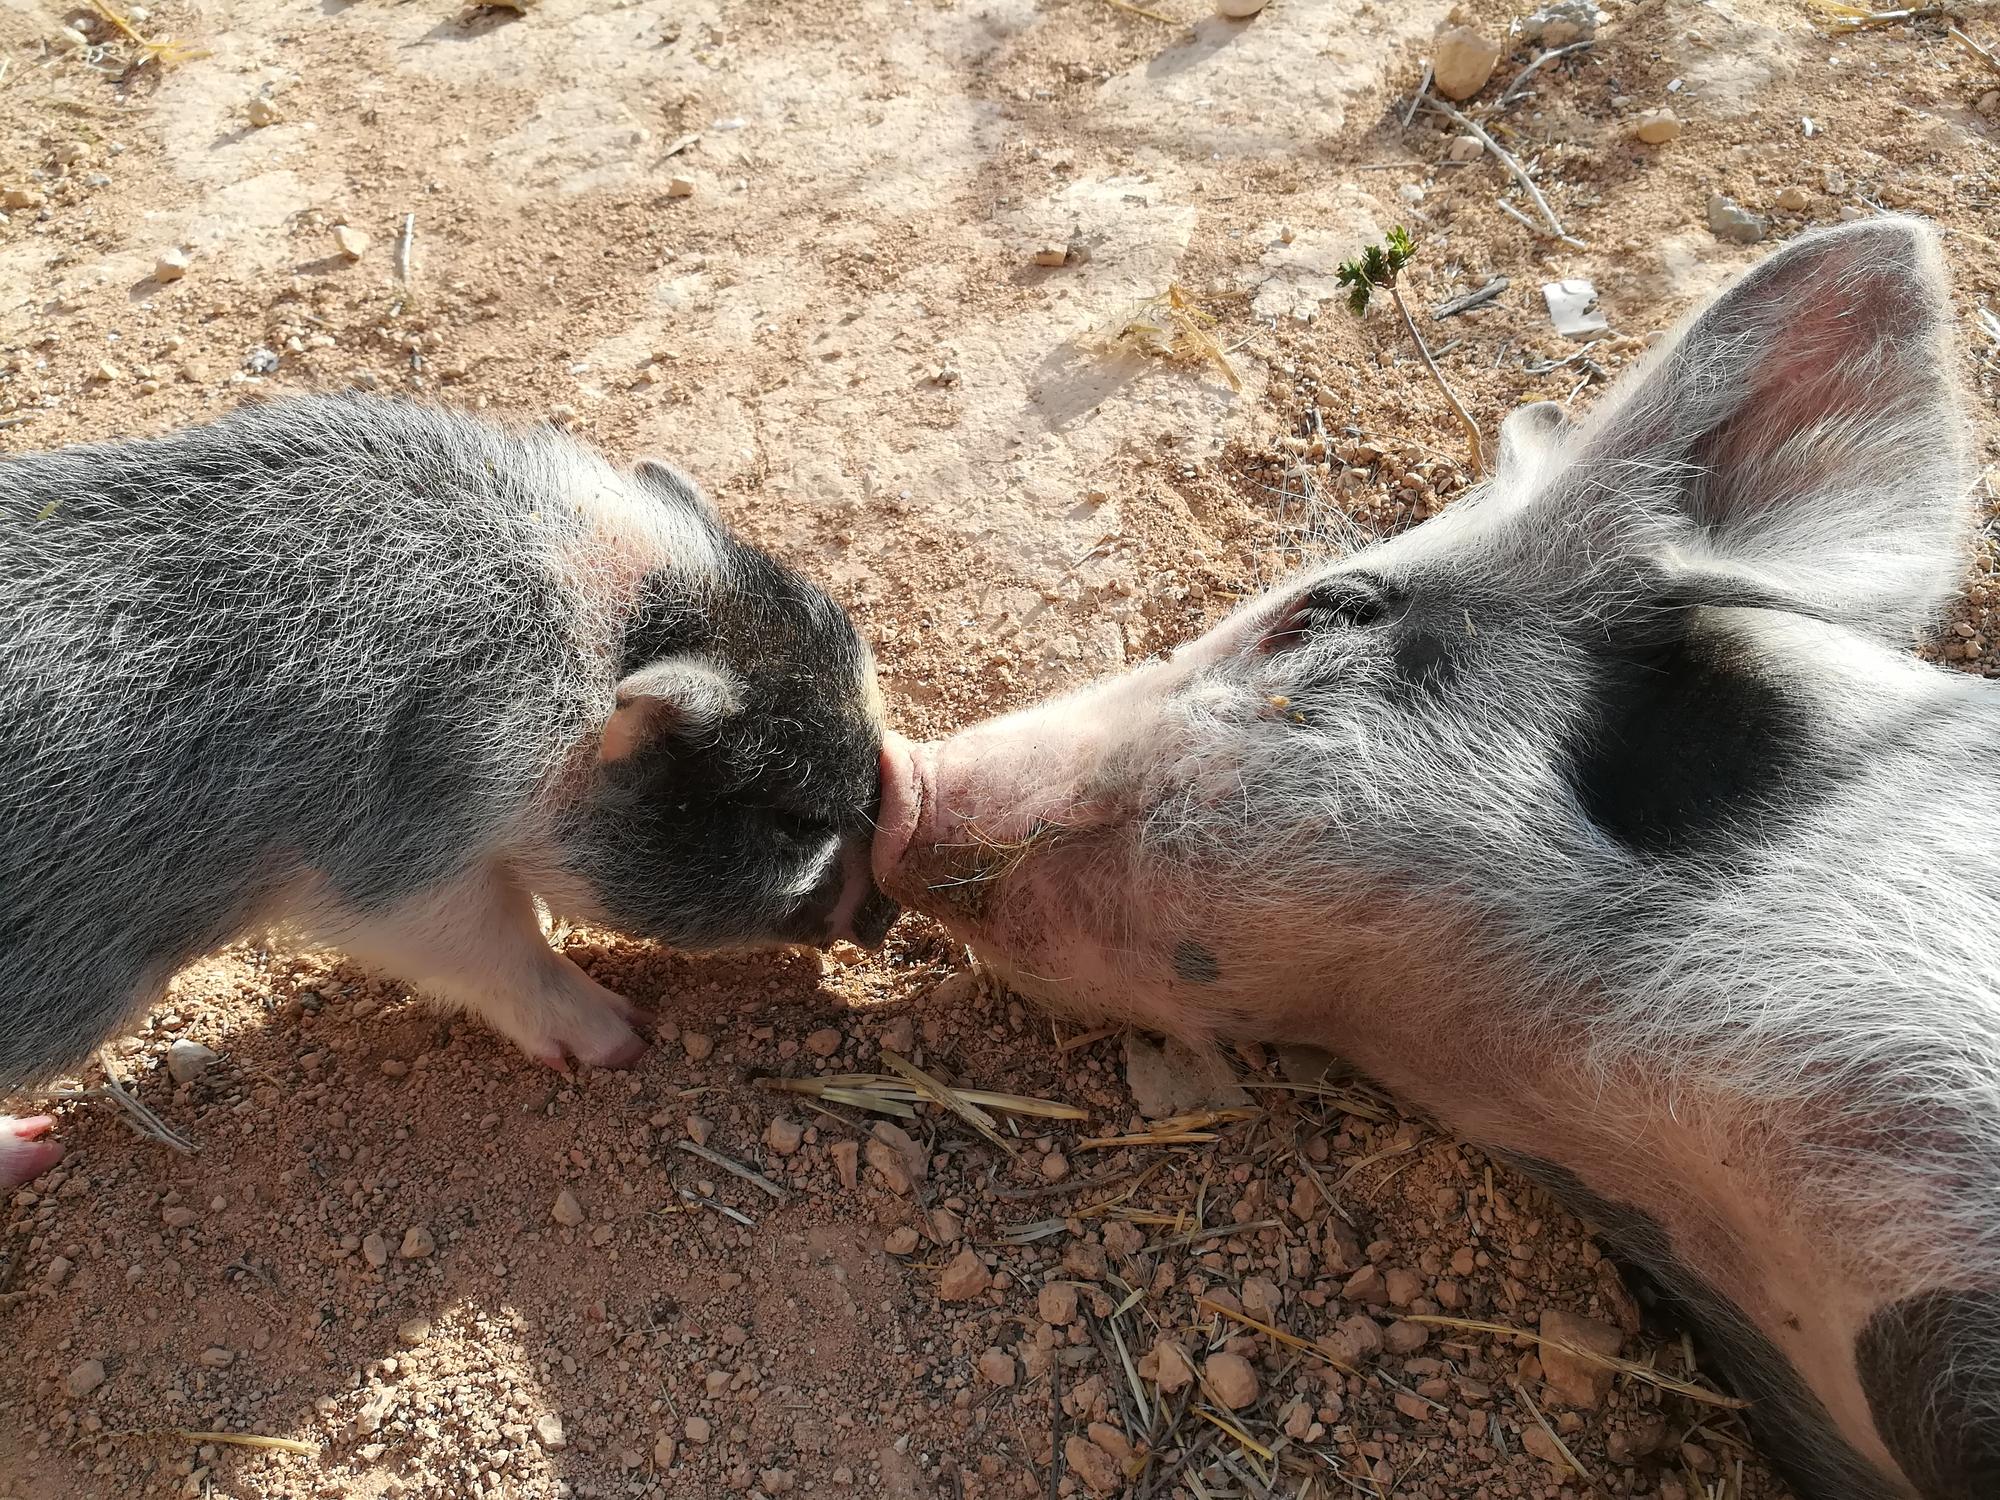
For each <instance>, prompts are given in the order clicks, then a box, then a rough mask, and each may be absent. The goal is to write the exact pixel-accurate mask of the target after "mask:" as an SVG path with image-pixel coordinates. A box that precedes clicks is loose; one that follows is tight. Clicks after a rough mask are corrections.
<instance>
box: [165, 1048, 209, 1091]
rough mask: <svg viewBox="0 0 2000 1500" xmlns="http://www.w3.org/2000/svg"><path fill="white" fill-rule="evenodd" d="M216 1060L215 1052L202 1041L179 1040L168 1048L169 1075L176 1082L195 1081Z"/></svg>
mask: <svg viewBox="0 0 2000 1500" xmlns="http://www.w3.org/2000/svg"><path fill="white" fill-rule="evenodd" d="M214 1062H215V1054H214V1053H213V1052H211V1051H209V1050H208V1048H206V1047H204V1046H202V1044H201V1043H200V1042H190V1041H185V1040H183V1041H178V1042H175V1043H174V1044H173V1045H172V1046H171V1047H169V1048H167V1076H168V1077H169V1078H171V1079H173V1081H174V1082H175V1083H193V1082H195V1081H196V1080H197V1079H199V1078H200V1077H201V1076H202V1074H204V1073H206V1072H207V1071H208V1070H209V1068H210V1066H211V1065H212V1064H213V1063H214Z"/></svg>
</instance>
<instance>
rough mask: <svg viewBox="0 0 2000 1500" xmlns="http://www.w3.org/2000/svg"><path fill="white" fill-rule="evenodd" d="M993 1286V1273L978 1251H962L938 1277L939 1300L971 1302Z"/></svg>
mask: <svg viewBox="0 0 2000 1500" xmlns="http://www.w3.org/2000/svg"><path fill="white" fill-rule="evenodd" d="M991 1285H993V1273H992V1272H991V1271H989V1270H987V1269H986V1263H985V1262H984V1261H982V1260H981V1259H980V1258H979V1255H978V1253H977V1252H976V1251H973V1250H969V1249H968V1250H961V1251H959V1252H958V1254H957V1255H956V1256H954V1257H953V1258H952V1262H951V1264H950V1265H948V1266H946V1267H945V1268H944V1273H943V1274H942V1275H941V1276H939V1277H938V1300H939V1301H941V1302H969V1301H971V1300H972V1299H973V1298H974V1297H977V1296H979V1295H980V1294H981V1293H983V1292H984V1291H985V1290H986V1289H987V1288H988V1287H990V1286H991Z"/></svg>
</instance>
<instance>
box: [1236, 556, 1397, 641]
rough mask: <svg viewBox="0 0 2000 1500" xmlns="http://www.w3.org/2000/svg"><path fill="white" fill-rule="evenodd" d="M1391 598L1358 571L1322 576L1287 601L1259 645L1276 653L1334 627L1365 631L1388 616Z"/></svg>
mask: <svg viewBox="0 0 2000 1500" xmlns="http://www.w3.org/2000/svg"><path fill="white" fill-rule="evenodd" d="M1391 607H1392V600H1391V598H1390V595H1389V593H1388V590H1387V589H1386V588H1385V587H1384V586H1383V585H1382V584H1381V583H1380V582H1379V581H1378V580H1376V579H1373V578H1370V577H1367V576H1366V575H1364V574H1360V573H1343V574H1340V575H1339V576H1337V577H1334V578H1324V579H1321V580H1320V581H1319V582H1318V583H1316V584H1314V585H1313V586H1312V587H1311V588H1309V589H1307V590H1306V591H1305V592H1304V593H1303V594H1300V595H1299V596H1298V597H1297V598H1296V599H1293V600H1292V601H1291V602H1290V603H1289V604H1287V605H1286V606H1285V607H1284V608H1283V609H1282V610H1281V611H1280V612H1279V614H1278V618H1277V620H1276V621H1275V622H1274V623H1273V624H1272V626H1271V628H1270V629H1269V630H1266V631H1265V632H1264V636H1263V639H1262V640H1261V641H1259V642H1258V648H1259V649H1260V650H1262V651H1264V652H1266V653H1269V654H1275V653H1277V652H1279V651H1288V650H1290V649H1291V648H1293V647H1295V646H1301V645H1304V644H1305V643H1306V642H1307V641H1309V640H1311V639H1312V638H1313V637H1314V636H1315V635H1323V634H1326V633H1327V632H1329V631H1334V630H1365V629H1367V628H1368V627H1370V626H1373V625H1380V624H1382V623H1383V622H1384V621H1386V620H1387V619H1388V618H1389V615H1390V611H1391Z"/></svg>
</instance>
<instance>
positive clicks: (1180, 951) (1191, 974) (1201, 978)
mask: <svg viewBox="0 0 2000 1500" xmlns="http://www.w3.org/2000/svg"><path fill="white" fill-rule="evenodd" d="M1174 972H1175V973H1176V974H1178V975H1180V977H1181V978H1183V979H1185V980H1186V981H1187V982H1188V983H1189V984H1214V983H1215V982H1216V981H1217V980H1218V979H1220V978H1222V965H1221V964H1219V963H1217V962H1216V961H1215V955H1214V954H1213V953H1211V952H1210V951H1209V950H1208V949H1207V948H1204V947H1203V946H1202V945H1201V944H1200V943H1197V942H1196V941H1195V940H1194V939H1193V938H1182V939H1181V940H1180V941H1179V942H1178V943H1176V944H1175V945H1174Z"/></svg>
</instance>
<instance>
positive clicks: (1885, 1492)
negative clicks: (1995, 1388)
mask: <svg viewBox="0 0 2000 1500" xmlns="http://www.w3.org/2000/svg"><path fill="white" fill-rule="evenodd" d="M1505 1159H1506V1160H1507V1161H1508V1162H1509V1164H1511V1165H1512V1166H1513V1167H1514V1168H1515V1170H1517V1171H1519V1172H1520V1173H1521V1175H1522V1176H1524V1177H1527V1178H1528V1179H1529V1180H1530V1181H1532V1182H1534V1183H1536V1184H1537V1185H1539V1186H1540V1187H1542V1188H1544V1189H1546V1190H1547V1191H1548V1192H1549V1193H1550V1194H1551V1195H1552V1196H1553V1197H1555V1198H1557V1199H1558V1200H1560V1201H1561V1202H1562V1203H1563V1204H1564V1206H1565V1207H1567V1208H1568V1209H1569V1210H1570V1212H1572V1213H1574V1214H1575V1215H1576V1216H1577V1217H1578V1218H1580V1219H1582V1220H1583V1221H1584V1222H1585V1223H1586V1224H1588V1225H1589V1226H1590V1228H1591V1230H1592V1231H1593V1232H1594V1233H1595V1234H1596V1235H1597V1237H1598V1238H1599V1239H1601V1240H1602V1241H1603V1242H1604V1246H1605V1249H1606V1250H1608V1251H1609V1252H1610V1253H1611V1256H1612V1258H1613V1259H1614V1260H1616V1261H1617V1262H1618V1263H1619V1264H1620V1265H1621V1266H1622V1267H1625V1268H1628V1269H1630V1270H1632V1271H1634V1272H1636V1273H1637V1274H1636V1275H1635V1276H1634V1277H1633V1278H1632V1280H1633V1289H1634V1291H1635V1292H1636V1293H1638V1294H1639V1296H1640V1300H1641V1301H1642V1302H1643V1303H1645V1304H1646V1306H1647V1308H1648V1310H1649V1312H1651V1313H1652V1314H1653V1315H1654V1316H1656V1317H1657V1318H1659V1319H1661V1320H1662V1321H1665V1322H1667V1323H1668V1324H1669V1325H1679V1326H1680V1327H1685V1328H1687V1329H1689V1330H1691V1331H1692V1332H1693V1333H1694V1335H1695V1343H1696V1346H1697V1349H1698V1350H1699V1352H1700V1355H1701V1363H1702V1368H1703V1369H1705V1370H1708V1371H1710V1372H1711V1373H1713V1374H1714V1375H1715V1376H1716V1378H1717V1379H1718V1380H1719V1381H1720V1382H1721V1384H1722V1385H1723V1387H1724V1388H1725V1389H1727V1390H1729V1391H1731V1392H1732V1393H1734V1394H1735V1395H1737V1396H1740V1397H1742V1398H1743V1399H1745V1400H1747V1401H1748V1402H1749V1403H1750V1406H1749V1408H1748V1409H1747V1410H1746V1411H1745V1412H1744V1414H1743V1416H1744V1420H1745V1421H1746V1422H1747V1423H1748V1424H1749V1426H1750V1430H1751V1433H1752V1435H1753V1436H1755V1438H1756V1439H1757V1446H1758V1448H1759V1449H1760V1450H1761V1451H1762V1452H1763V1454H1764V1456H1765V1457H1766V1458H1768V1459H1769V1460H1770V1461H1771V1463H1772V1464H1773V1465H1774V1466H1775V1467H1776V1468H1777V1469H1778V1470H1779V1472H1780V1473H1782V1474H1783V1475H1784V1477H1785V1478H1786V1479H1787V1480H1789V1481H1790V1482H1791V1484H1792V1485H1793V1487H1794V1488H1795V1489H1796V1490H1797V1491H1798V1493H1799V1494H1800V1495H1802V1496H1824V1497H1827V1500H1834V1497H1838V1500H1901V1497H1902V1496H1903V1495H1904V1493H1905V1492H1904V1490H1903V1488H1902V1486H1901V1485H1898V1484H1896V1483H1893V1482H1892V1481H1891V1480H1890V1478H1889V1477H1888V1476H1886V1475H1884V1474H1882V1473H1881V1471H1880V1470H1878V1469H1876V1468H1875V1467H1874V1466H1873V1465H1872V1464H1870V1463H1869V1462H1868V1461H1867V1460H1866V1459H1864V1458H1863V1457H1862V1456H1861V1455H1860V1453H1858V1452H1857V1451H1856V1450H1855V1448H1854V1446H1853V1444H1851V1443H1849V1442H1848V1441H1847V1439H1846V1438H1844V1437H1843V1436H1842V1435H1841V1433H1840V1429H1839V1427H1838V1426H1836V1425H1835V1423H1834V1420H1833V1417H1832V1416H1831V1414H1830V1413H1828V1411H1827V1409H1826V1407H1825V1406H1824V1405H1822V1404H1821V1402H1820V1400H1819V1398H1818V1397H1817V1396H1815V1395H1814V1394H1813V1392H1812V1389H1811V1387H1809V1386H1808V1385H1807V1384H1806V1382H1805V1379H1804V1377H1803V1376H1801V1375H1800V1374H1799V1372H1798V1370H1797V1369H1795V1368H1794V1367H1793V1365H1792V1363H1791V1361H1790V1360H1788V1359H1786V1358H1785V1355H1784V1352H1783V1351H1782V1350H1781V1349H1779V1347H1778V1346H1777V1344H1776V1343H1775V1342H1773V1341H1772V1339H1771V1337H1770V1335H1769V1334H1767V1333H1766V1332H1765V1331H1764V1330H1763V1329H1761V1328H1759V1327H1758V1326H1757V1325H1756V1324H1755V1323H1753V1322H1751V1321H1750V1319H1749V1317H1748V1316H1746V1315H1745V1314H1744V1312H1743V1310H1742V1309H1741V1308H1739V1307H1738V1306H1737V1305H1736V1304H1735V1303H1734V1302H1732V1301H1731V1300H1730V1299H1729V1298H1728V1297H1727V1296H1725V1295H1724V1294H1723V1293H1722V1292H1721V1291H1720V1290H1718V1289H1717V1288H1716V1287H1714V1286H1712V1285H1711V1284H1710V1283H1709V1282H1708V1281H1706V1280H1705V1279H1704V1278H1702V1277H1701V1276H1700V1275H1698V1274H1696V1273H1695V1271H1694V1270H1692V1269H1691V1268H1690V1267H1689V1266H1688V1265H1687V1264H1686V1263H1685V1262H1684V1261H1683V1260H1682V1259H1681V1258H1680V1256H1679V1255H1678V1254H1677V1253H1676V1252H1675V1249H1674V1243H1673V1237H1672V1236H1671V1235H1670V1234H1668V1232H1667V1230H1666V1228H1665V1227H1664V1226H1663V1225H1662V1224H1661V1223H1660V1222H1659V1221H1658V1220H1657V1219H1655V1218H1653V1217H1652V1215H1650V1214H1648V1213H1646V1212H1645V1211H1644V1210H1643V1209H1639V1208H1635V1207H1633V1206H1632V1205H1630V1204H1626V1203H1617V1202H1613V1201H1612V1200H1610V1199H1608V1198H1605V1197H1604V1196H1603V1195H1602V1194H1600V1193H1597V1192H1595V1191H1593V1190H1592V1189H1591V1188H1590V1187H1589V1186H1587V1185H1586V1184H1585V1183H1584V1181H1583V1179H1582V1178H1580V1177H1579V1176H1577V1174H1576V1173H1575V1172H1573V1171H1571V1170H1570V1169H1569V1168H1568V1167H1565V1166H1561V1165H1559V1164H1557V1163H1555V1162H1552V1161H1544V1160H1541V1159H1540V1158H1537V1157H1530V1156H1520V1155H1515V1154H1511V1153H1508V1154H1506V1155H1505ZM1819 1315H1820V1314H1819V1310H1818V1309H1817V1308H1815V1307H1811V1306H1802V1307H1797V1308H1794V1309H1792V1310H1791V1313H1790V1317H1791V1318H1792V1319H1795V1320H1803V1321H1808V1322H1809V1321H1810V1320H1811V1319H1813V1318H1815V1317H1817V1316H1819ZM1986 1316H1988V1317H1990V1316H1991V1312H1990V1311H1989V1312H1988V1313H1987V1314H1986ZM1795 1326H1796V1325H1795ZM1965 1326H1966V1327H1968V1328H1969V1327H1970V1326H1971V1325H1969V1324H1968V1325H1965ZM1898 1368H1899V1369H1900V1368H1903V1367H1902V1366H1899V1367H1898ZM1865 1379H1866V1377H1865V1376H1864V1380H1865ZM1988 1399H1990V1396H1989V1398H1988ZM1879 1420H1880V1419H1879V1417H1878V1422H1879ZM1890 1448H1891V1451H1892V1452H1895V1451H1896V1450H1895V1445H1894V1444H1893V1442H1892V1443H1891V1444H1890ZM1988 1451H1989V1452H1990V1451H1991V1450H1988ZM1896 1457H1897V1460H1898V1461H1899V1462H1903V1461H1904V1458H1903V1455H1902V1454H1901V1453H1900V1452H1897V1453H1896ZM1977 1472H1979V1473H1987V1472H1989V1471H1987V1470H1979V1471H1977ZM1975 1493H1977V1494H1979V1495H1981V1496H1992V1495H1995V1494H2000V1491H1996V1490H1995V1489H1994V1488H1992V1487H1991V1486H1990V1485H1988V1486H1987V1487H1985V1488H1983V1489H1979V1490H1978V1491H1976V1492H1975V1491H1973V1490H1951V1489H1945V1490H1937V1491H1935V1492H1933V1491H1929V1490H1926V1491H1925V1492H1924V1500H1971V1497H1972V1496H1973V1495H1974V1494H1975Z"/></svg>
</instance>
